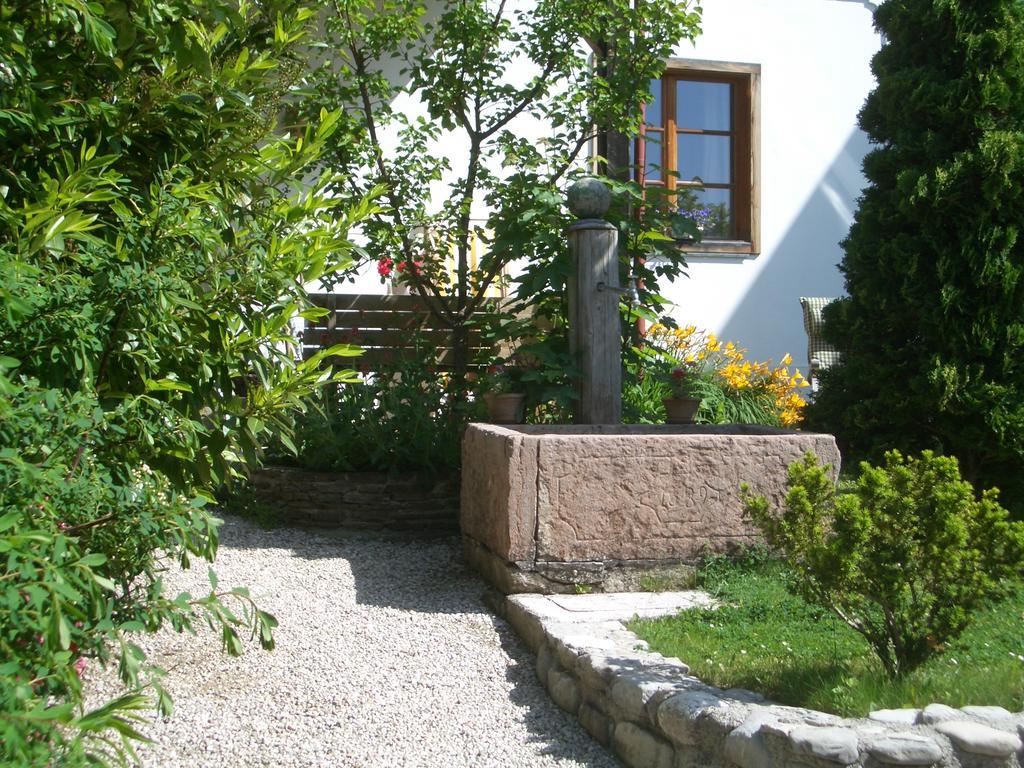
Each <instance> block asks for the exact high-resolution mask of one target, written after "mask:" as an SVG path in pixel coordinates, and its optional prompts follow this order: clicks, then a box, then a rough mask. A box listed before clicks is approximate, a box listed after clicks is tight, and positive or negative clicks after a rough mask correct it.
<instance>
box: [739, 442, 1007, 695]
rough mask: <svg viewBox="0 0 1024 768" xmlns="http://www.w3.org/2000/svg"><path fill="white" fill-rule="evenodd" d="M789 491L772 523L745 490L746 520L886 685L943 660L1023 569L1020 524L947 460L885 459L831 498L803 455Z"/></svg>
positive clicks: (827, 481) (764, 506) (928, 456)
mask: <svg viewBox="0 0 1024 768" xmlns="http://www.w3.org/2000/svg"><path fill="white" fill-rule="evenodd" d="M788 488H789V490H788V493H787V494H786V502H785V511H784V512H783V513H782V514H781V515H779V516H775V515H773V514H772V513H771V511H770V510H769V504H768V502H767V500H766V499H765V498H764V497H762V496H758V497H754V496H752V495H751V494H750V490H749V487H748V486H746V485H744V487H743V492H744V496H745V502H746V511H747V514H748V515H749V516H750V518H751V519H752V520H753V521H754V523H755V524H756V525H757V526H758V528H760V529H761V531H762V533H763V534H764V536H765V538H766V539H767V541H768V544H769V545H770V546H772V547H775V548H777V549H779V550H781V551H782V553H783V554H784V555H785V556H786V558H787V559H788V560H789V562H790V563H791V565H792V566H793V568H794V569H795V570H796V572H797V573H798V575H799V578H798V579H797V580H796V581H795V582H794V583H793V586H794V588H795V590H796V591H797V592H798V593H799V594H801V595H802V596H803V597H805V598H807V599H809V600H812V601H814V602H817V603H819V604H821V605H824V606H827V607H828V608H829V609H830V610H832V611H833V612H834V613H835V614H836V615H837V616H839V618H841V619H842V620H843V621H844V622H846V623H847V624H848V625H849V626H850V627H852V628H853V629H854V630H856V631H857V632H859V633H860V634H861V635H863V636H864V638H865V639H866V640H867V641H868V643H869V644H870V645H871V647H872V649H873V650H874V652H875V653H876V654H877V655H878V658H879V659H880V661H881V662H882V666H883V667H884V668H885V671H886V673H887V674H888V675H889V676H890V677H892V678H896V677H902V676H903V675H905V674H906V673H908V672H910V671H912V670H914V669H915V668H917V667H919V666H920V665H921V664H922V663H923V662H925V661H926V660H927V659H928V658H929V657H931V656H933V655H935V654H936V653H939V652H941V651H942V650H943V649H944V647H945V645H946V644H947V643H948V642H950V641H952V640H954V639H956V638H957V637H958V636H959V635H960V634H961V633H962V632H963V631H964V629H965V628H966V627H967V626H968V624H969V623H970V621H971V616H972V613H973V612H974V611H975V610H976V609H977V608H979V607H980V606H981V605H982V603H983V602H984V601H985V600H986V599H988V598H992V597H995V596H997V595H999V594H1001V593H1002V592H1004V591H1005V584H1006V583H1007V582H1008V580H1009V579H1010V578H1011V577H1012V576H1014V575H1017V574H1019V573H1020V570H1021V566H1022V564H1024V524H1022V523H1012V522H1010V521H1009V520H1008V513H1007V512H1006V510H1005V509H1003V508H1002V507H1001V506H1000V505H999V502H998V491H997V490H995V489H991V490H987V491H985V492H984V493H983V494H982V495H981V497H980V499H979V498H977V497H976V495H975V493H974V489H973V488H972V487H971V485H970V484H969V483H967V482H966V481H964V480H963V479H962V478H961V477H960V470H959V467H958V465H957V461H956V459H954V458H951V457H945V456H935V455H934V454H932V453H931V452H929V451H925V452H924V453H922V454H921V455H920V456H919V457H907V458H904V457H903V456H902V455H901V454H900V453H899V452H897V451H890V452H889V453H887V454H886V455H885V463H884V465H883V466H881V467H873V466H869V465H867V464H862V465H861V471H860V476H859V477H858V478H857V480H856V481H854V482H853V483H852V484H851V486H850V487H849V488H845V489H842V490H840V491H839V492H837V489H836V486H835V484H834V483H833V481H832V480H831V478H830V477H829V473H828V467H822V466H819V464H818V462H817V460H816V458H815V457H814V456H813V455H812V454H807V455H806V456H804V458H803V460H802V461H800V462H797V463H794V464H792V465H791V466H790V467H789V474H788Z"/></svg>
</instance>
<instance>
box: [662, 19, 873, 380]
mask: <svg viewBox="0 0 1024 768" xmlns="http://www.w3.org/2000/svg"><path fill="white" fill-rule="evenodd" d="M869 5H870V3H863V2H860V1H859V0H703V7H704V21H703V34H701V36H700V37H699V38H698V39H697V41H696V43H695V44H693V45H691V44H686V45H683V46H680V47H679V48H678V49H677V50H676V56H678V57H680V58H694V59H707V60H713V61H726V62H744V63H754V64H760V65H761V146H762V156H761V253H760V255H758V256H756V257H754V258H746V259H737V258H724V257H722V256H718V255H707V256H698V255H694V256H692V257H691V258H690V259H689V262H690V269H689V274H690V278H689V279H688V280H680V281H677V282H676V283H675V284H674V285H672V286H671V287H670V288H669V289H668V290H667V291H666V294H667V295H668V297H669V298H671V300H672V301H673V302H674V303H675V304H676V306H675V307H674V309H673V312H672V314H673V316H674V317H675V318H676V319H677V320H678V321H679V322H680V323H683V324H689V323H694V324H696V325H698V326H699V327H703V328H707V329H709V330H712V331H714V332H715V333H717V334H719V335H721V336H723V337H725V338H728V339H731V340H734V341H736V342H737V343H738V344H739V345H741V346H744V347H747V348H748V349H749V350H750V353H751V355H752V356H754V357H755V358H757V359H765V358H773V359H774V360H778V359H780V358H781V357H782V356H783V355H784V354H785V353H787V352H790V353H791V354H792V355H793V359H794V362H795V363H797V364H799V365H801V366H806V363H807V360H806V357H807V352H806V336H805V335H804V331H803V322H802V318H801V313H800V305H799V301H798V299H799V297H800V296H836V295H840V294H842V292H843V281H842V276H841V275H840V273H839V271H838V270H837V268H836V265H837V264H838V262H839V260H840V259H841V257H842V251H841V249H840V248H839V245H838V243H839V241H840V240H842V239H843V238H844V237H845V236H846V232H847V230H848V229H849V226H850V223H851V222H852V215H853V211H854V209H855V208H856V201H857V197H858V196H859V194H860V190H861V189H862V187H863V185H864V180H863V177H862V175H861V172H860V164H861V159H862V158H863V156H864V153H865V152H866V151H867V149H868V143H867V139H866V138H865V136H864V135H863V133H862V132H861V131H860V130H859V129H858V128H857V113H858V111H859V110H860V107H861V105H862V104H863V102H864V99H865V97H866V96H867V94H868V92H869V91H870V90H871V89H872V88H873V86H874V79H873V76H872V74H871V71H870V59H871V56H872V55H874V53H875V52H876V51H877V50H878V48H879V46H880V39H879V37H878V35H877V34H876V33H875V32H874V30H873V26H872V13H871V10H870V8H869V7H868V6H869Z"/></svg>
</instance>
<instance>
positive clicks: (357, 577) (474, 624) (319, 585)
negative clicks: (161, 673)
mask: <svg viewBox="0 0 1024 768" xmlns="http://www.w3.org/2000/svg"><path fill="white" fill-rule="evenodd" d="M216 571H217V575H218V577H219V580H220V587H221V588H222V589H223V588H227V587H231V586H239V585H244V586H247V587H249V589H250V590H251V592H252V595H253V597H254V598H255V599H256V600H257V602H258V603H259V604H260V606H261V607H262V608H263V609H264V610H269V611H270V612H271V613H273V614H274V615H275V616H276V617H277V619H278V621H279V622H280V624H281V626H280V627H279V628H278V629H277V631H276V635H275V636H276V640H277V648H276V650H274V651H273V652H271V653H267V652H264V651H261V650H260V649H259V648H258V646H255V647H252V648H249V649H248V650H247V651H246V653H245V655H244V656H243V657H241V658H238V659H230V658H227V657H225V656H224V655H223V654H221V652H220V644H219V640H218V638H217V637H215V636H213V635H212V633H208V632H206V633H203V635H202V636H200V637H199V638H195V637H191V636H188V635H185V636H181V635H177V634H175V633H172V632H167V633H162V634H160V635H158V636H156V637H146V638H143V640H144V642H142V643H141V644H142V645H143V647H144V648H145V650H146V651H147V653H148V654H149V655H150V658H151V659H152V660H153V661H154V662H156V663H157V664H158V665H160V666H162V667H164V668H165V669H167V670H168V675H167V677H166V679H165V684H166V687H167V688H168V690H169V691H170V692H171V695H172V696H173V697H174V702H175V712H174V715H173V717H171V718H169V719H167V720H164V721H160V722H156V723H154V724H152V725H151V726H149V727H148V728H147V729H144V730H145V731H146V733H147V734H148V735H149V736H150V737H151V738H153V739H154V740H155V742H156V744H155V745H151V746H149V747H146V748H143V749H142V750H140V756H141V758H142V760H143V764H144V765H145V766H150V767H152V766H167V767H168V768H170V767H171V766H189V768H193V767H199V766H211V767H212V766H217V767H218V768H219V767H221V766H339V767H340V766H346V767H347V766H367V767H371V766H372V767H373V768H376V767H377V766H387V767H390V766H425V767H431V768H432V767H434V766H444V767H445V768H447V767H448V766H453V767H456V766H501V767H502V768H510V767H518V766H561V767H563V768H568V767H569V766H587V767H588V768H612V767H613V766H618V765H619V763H618V762H617V761H616V760H615V759H614V758H613V757H612V756H611V755H610V754H609V753H608V752H607V751H605V750H604V749H602V748H601V747H600V746H599V745H598V744H597V743H596V742H594V741H593V740H592V739H591V738H590V737H589V736H588V735H587V734H586V733H585V732H584V731H583V730H582V729H581V728H580V726H579V725H578V724H577V723H576V722H575V721H574V720H573V719H572V718H570V717H569V716H568V715H567V714H565V713H564V712H563V711H562V710H560V709H558V708H557V707H556V706H555V705H554V704H553V703H552V702H551V700H550V699H549V698H548V696H547V694H546V693H545V692H544V690H543V689H542V688H541V687H540V684H539V682H538V681H537V678H536V674H535V673H534V659H533V656H532V655H531V654H530V653H529V652H528V651H527V650H526V649H525V648H524V647H523V645H522V644H521V643H520V642H519V640H518V638H517V637H516V636H515V634H514V633H513V632H512V630H511V629H510V628H509V626H508V625H507V624H505V622H503V621H502V620H501V619H498V618H495V617H494V616H493V615H491V614H490V613H488V611H487V610H486V608H485V607H484V605H483V603H482V601H481V595H482V593H483V591H484V587H483V584H482V582H480V581H479V580H478V579H477V578H476V577H475V576H473V574H471V573H469V572H468V571H467V569H466V567H465V565H464V564H463V562H462V558H461V555H460V552H459V547H458V541H457V540H456V539H455V538H443V539H427V540H415V541H412V540H399V539H389V538H381V537H372V536H366V535H351V536H341V535H319V534H314V533H310V532H308V531H300V530H295V529H277V530H273V531H264V530H261V529H259V528H257V527H256V526H254V525H251V524H249V523H247V522H245V521H242V520H239V519H236V518H230V517H229V518H228V519H227V522H226V524H225V526H224V529H223V531H222V543H221V549H220V554H219V556H218V558H217V564H216ZM168 581H169V582H171V586H172V589H173V590H174V591H177V590H179V589H188V590H190V591H192V592H193V594H201V593H203V592H204V591H206V590H208V589H209V587H208V584H207V582H206V568H205V564H203V565H201V566H197V567H195V568H193V570H191V571H187V572H184V573H176V574H174V575H173V577H171V578H169V579H168ZM99 677H100V676H99V675H97V674H96V673H93V675H92V678H93V679H92V680H89V677H88V676H87V680H89V682H90V683H91V685H92V686H93V687H94V688H95V689H96V692H97V693H99V692H104V691H106V692H113V691H112V685H111V683H110V680H109V677H107V676H106V673H104V676H103V677H102V678H101V679H97V678H99Z"/></svg>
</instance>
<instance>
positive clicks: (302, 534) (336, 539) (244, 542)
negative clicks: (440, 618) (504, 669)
mask: <svg viewBox="0 0 1024 768" xmlns="http://www.w3.org/2000/svg"><path fill="white" fill-rule="evenodd" d="M221 517H223V519H224V520H225V526H224V530H223V532H222V539H223V540H225V541H226V543H228V544H229V545H230V546H231V547H233V548H236V549H285V550H289V551H290V552H291V553H292V554H293V555H294V556H295V557H298V558H301V559H303V560H338V561H344V562H343V563H342V562H339V566H338V567H342V568H347V569H349V570H351V572H352V576H353V578H354V579H355V589H356V602H357V603H359V604H360V605H373V606H378V607H381V608H395V609H399V610H406V611H418V612H423V613H487V612H488V611H487V607H486V606H485V605H484V603H483V600H482V598H481V595H482V594H483V592H484V585H483V582H481V581H480V580H479V579H478V578H477V577H476V576H475V575H474V574H473V573H472V572H471V571H470V570H469V568H468V567H467V565H466V564H465V562H464V560H463V557H462V547H461V544H460V542H459V538H458V536H454V535H444V536H439V535H437V534H436V533H429V534H425V535H423V536H417V535H415V534H409V533H366V532H362V531H356V532H349V531H335V530H319V529H317V530H313V529H304V528H291V527H279V528H271V529H263V528H259V527H257V526H255V525H253V524H251V523H248V522H246V521H242V520H240V519H239V518H237V517H234V516H232V515H226V514H222V515H221Z"/></svg>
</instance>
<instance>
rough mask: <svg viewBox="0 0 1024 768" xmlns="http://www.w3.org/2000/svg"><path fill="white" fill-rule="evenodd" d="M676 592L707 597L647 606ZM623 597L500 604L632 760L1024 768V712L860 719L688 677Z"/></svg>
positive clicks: (599, 731) (932, 711) (762, 766)
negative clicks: (631, 623) (632, 621)
mask: <svg viewBox="0 0 1024 768" xmlns="http://www.w3.org/2000/svg"><path fill="white" fill-rule="evenodd" d="M673 595H674V596H675V600H676V604H675V606H674V609H675V610H678V608H680V607H688V606H690V607H692V606H693V605H698V604H701V602H702V600H703V601H706V600H707V598H706V596H701V595H700V593H663V594H662V595H660V596H656V597H658V598H660V603H661V607H659V606H657V605H656V606H655V607H654V608H651V609H650V610H648V611H646V612H643V611H641V612H640V613H641V615H658V614H659V613H661V614H664V613H669V612H672V610H673V609H671V608H669V605H670V603H671V602H672V596H673ZM649 597H652V596H648V598H649ZM601 598H612V599H615V598H619V604H618V606H617V605H616V604H615V603H609V602H607V600H605V602H603V603H602V602H600V599H601ZM634 599H641V600H642V599H643V598H639V596H636V597H634ZM574 601H575V602H574ZM626 601H627V598H626V597H625V596H617V595H579V596H573V597H567V596H544V595H513V596H510V597H508V598H507V599H506V600H505V601H504V603H503V612H504V615H505V618H506V619H507V620H508V621H509V623H511V624H512V625H513V627H515V629H516V631H517V632H518V633H519V634H520V636H521V637H522V638H523V639H524V641H525V642H526V643H527V645H528V646H529V647H530V648H531V649H532V650H533V651H534V652H535V653H536V654H537V674H538V676H539V678H540V680H541V682H542V683H543V684H544V686H545V687H546V688H547V690H548V692H549V693H550V695H551V697H552V699H554V701H555V703H556V704H558V705H559V706H560V707H561V708H562V709H565V710H566V711H568V712H570V713H571V714H573V715H575V716H576V717H577V718H578V719H579V721H580V723H581V724H582V725H583V727H584V728H585V729H586V730H587V731H588V732H589V733H590V734H591V735H592V736H593V737H594V738H595V739H596V740H597V741H598V742H600V743H601V744H603V745H605V746H607V747H610V748H611V749H613V750H614V751H615V753H616V754H617V755H618V756H619V757H620V758H621V759H622V760H623V761H624V762H625V763H626V765H628V766H631V768H697V766H707V767H708V768H735V767H736V766H739V767H740V768H827V767H828V766H836V765H844V766H858V767H859V768H881V767H882V766H941V768H960V767H961V766H962V767H963V768H996V766H998V767H999V768H1021V767H1022V766H1024V746H1022V742H1024V713H1016V714H1013V713H1010V712H1008V711H1007V710H1005V709H1003V708H1001V707H980V706H978V707H964V708H962V709H954V708H952V707H948V706H945V705H941V704H932V705H930V706H928V707H925V708H924V709H923V710H918V709H898V710H879V711H877V712H872V713H871V715H870V716H869V717H868V718H864V719H859V720H855V719H843V718H840V717H836V716H834V715H828V714H824V713H821V712H814V711H812V710H807V709H800V708H797V707H787V706H781V705H778V704H773V703H771V702H769V701H766V700H765V699H764V698H763V697H761V696H759V695H757V694H755V693H751V692H750V691H744V690H739V689H733V690H722V689H720V688H715V687H713V686H710V685H706V684H705V683H702V682H701V681H700V680H698V679H697V678H695V677H693V676H691V675H690V674H689V671H690V670H689V668H688V667H687V666H686V664H684V663H683V662H681V661H680V660H679V659H671V658H665V657H663V656H661V655H660V654H657V653H651V652H649V651H648V650H647V646H646V643H644V642H643V641H642V640H640V639H639V638H637V636H636V635H634V634H633V633H632V632H630V631H629V630H627V629H626V628H625V626H624V625H623V623H622V621H621V619H623V618H627V617H628V616H631V615H632V614H633V613H636V611H632V612H629V611H628V610H626V611H623V609H622V606H624V605H625V604H626ZM587 602H590V603H591V605H597V606H599V607H598V608H597V609H596V610H590V609H587V608H586V607H585V604H586V603H587ZM567 606H568V607H567ZM573 606H577V607H575V608H574V607H573ZM600 606H605V607H604V608H601V607H600ZM617 607H618V610H616V608H617Z"/></svg>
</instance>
